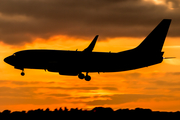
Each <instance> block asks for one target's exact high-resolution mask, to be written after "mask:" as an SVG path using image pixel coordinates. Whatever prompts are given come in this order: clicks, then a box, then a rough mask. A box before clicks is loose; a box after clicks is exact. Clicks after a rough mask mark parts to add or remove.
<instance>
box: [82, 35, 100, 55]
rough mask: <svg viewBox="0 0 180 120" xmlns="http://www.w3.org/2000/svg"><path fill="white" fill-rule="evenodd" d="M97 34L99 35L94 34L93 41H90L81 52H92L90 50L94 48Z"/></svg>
mask: <svg viewBox="0 0 180 120" xmlns="http://www.w3.org/2000/svg"><path fill="white" fill-rule="evenodd" d="M98 36H99V35H96V36H95V38H94V39H93V41H92V42H91V44H90V45H89V46H88V47H87V48H86V49H84V50H83V52H92V50H93V49H94V46H95V44H96V41H97V39H98Z"/></svg>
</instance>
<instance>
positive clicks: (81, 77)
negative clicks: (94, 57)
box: [78, 72, 91, 81]
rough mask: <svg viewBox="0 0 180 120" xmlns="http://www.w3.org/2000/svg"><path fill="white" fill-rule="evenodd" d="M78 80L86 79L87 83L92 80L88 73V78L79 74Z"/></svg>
mask: <svg viewBox="0 0 180 120" xmlns="http://www.w3.org/2000/svg"><path fill="white" fill-rule="evenodd" d="M78 78H79V79H85V80H86V81H90V80H91V76H89V75H88V72H86V76H84V74H82V73H79V75H78Z"/></svg>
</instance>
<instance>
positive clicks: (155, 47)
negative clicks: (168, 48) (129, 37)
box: [136, 19, 171, 52]
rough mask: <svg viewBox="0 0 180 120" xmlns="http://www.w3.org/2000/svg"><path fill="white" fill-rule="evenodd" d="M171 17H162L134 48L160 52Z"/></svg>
mask: <svg viewBox="0 0 180 120" xmlns="http://www.w3.org/2000/svg"><path fill="white" fill-rule="evenodd" d="M170 23H171V19H163V20H162V21H161V22H160V23H159V24H158V25H157V27H156V28H155V29H154V30H153V31H152V32H151V33H150V34H149V35H148V36H147V37H146V38H145V39H144V41H143V42H142V43H141V44H140V45H139V46H138V47H137V48H136V49H138V50H142V51H144V52H161V50H162V47H163V44H164V40H165V38H166V35H167V32H168V29H169V26H170Z"/></svg>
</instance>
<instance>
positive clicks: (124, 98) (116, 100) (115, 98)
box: [86, 94, 165, 105]
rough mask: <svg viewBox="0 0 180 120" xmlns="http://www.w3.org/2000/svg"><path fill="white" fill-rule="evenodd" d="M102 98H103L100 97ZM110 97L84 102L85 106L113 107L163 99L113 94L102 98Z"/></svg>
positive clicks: (155, 96) (157, 96)
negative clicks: (142, 100)
mask: <svg viewBox="0 0 180 120" xmlns="http://www.w3.org/2000/svg"><path fill="white" fill-rule="evenodd" d="M102 97H103V96H102ZM104 97H110V99H106V100H93V101H89V102H86V104H87V105H105V104H106V105H115V104H123V103H128V102H136V101H138V100H141V99H146V100H147V99H152V98H159V97H165V96H163V95H145V94H115V95H112V96H107V95H106V96H104Z"/></svg>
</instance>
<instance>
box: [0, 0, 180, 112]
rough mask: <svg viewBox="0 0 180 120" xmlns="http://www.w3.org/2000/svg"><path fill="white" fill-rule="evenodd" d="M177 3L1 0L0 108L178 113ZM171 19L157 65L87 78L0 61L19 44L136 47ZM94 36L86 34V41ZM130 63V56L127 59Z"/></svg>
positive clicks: (179, 25) (32, 46)
mask: <svg viewBox="0 0 180 120" xmlns="http://www.w3.org/2000/svg"><path fill="white" fill-rule="evenodd" d="M179 14H180V1H179V0H109V1H108V0H106V1H103V0H99V1H97V0H89V1H88V0H86V1H84V0H77V1H75V2H74V1H71V0H68V1H64V0H31V1H23V0H13V1H8V0H4V1H1V4H0V112H1V111H3V110H5V109H9V110H12V111H16V110H20V111H21V110H30V109H38V108H43V109H46V108H50V109H51V110H53V109H55V108H59V107H65V106H66V107H67V108H76V107H78V108H82V109H91V108H94V107H97V106H102V107H112V108H113V109H114V110H116V109H120V108H121V109H122V108H129V109H135V108H137V107H141V108H150V109H152V110H154V111H157V110H158V111H180V54H179V53H180V41H179V39H180V32H179V31H180V22H179V21H180V16H179ZM162 19H172V23H171V25H170V29H169V32H168V35H167V38H166V41H165V43H164V47H163V51H164V52H165V53H164V57H176V58H174V59H165V60H164V61H163V62H162V63H161V64H157V65H154V66H150V67H146V68H141V69H137V70H131V71H125V72H116V73H100V74H98V73H89V75H90V76H91V78H92V79H91V81H89V82H87V81H85V80H80V79H78V77H77V76H63V75H59V74H58V73H52V72H45V71H44V70H35V69H25V73H26V75H25V76H21V75H20V73H21V71H20V70H18V69H14V68H13V66H10V65H8V64H6V63H5V62H4V61H3V59H4V58H5V57H7V56H9V55H12V54H13V53H14V52H17V51H20V50H25V49H57V50H76V49H78V50H79V51H82V50H84V49H85V48H86V47H87V46H88V45H89V44H90V42H91V41H92V39H93V36H95V35H96V34H98V35H99V38H98V41H97V43H96V46H95V48H94V51H99V52H109V51H111V52H120V51H124V50H128V49H131V48H134V47H136V46H137V45H139V44H140V43H141V42H142V41H143V39H144V38H145V37H146V36H147V35H148V34H149V33H150V31H151V30H152V29H154V28H155V26H156V25H157V24H158V23H159V22H160V21H161V20H162ZM91 37H92V38H91ZM132 61H133V58H132Z"/></svg>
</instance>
